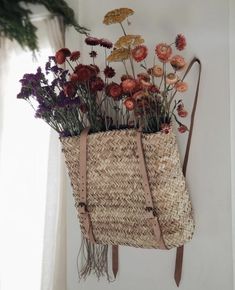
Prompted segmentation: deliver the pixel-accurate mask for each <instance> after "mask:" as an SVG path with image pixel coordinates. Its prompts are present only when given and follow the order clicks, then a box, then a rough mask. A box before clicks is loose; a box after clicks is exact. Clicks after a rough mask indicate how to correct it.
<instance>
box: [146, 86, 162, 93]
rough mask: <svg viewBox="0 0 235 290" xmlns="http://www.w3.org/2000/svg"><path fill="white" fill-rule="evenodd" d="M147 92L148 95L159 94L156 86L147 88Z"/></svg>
mask: <svg viewBox="0 0 235 290" xmlns="http://www.w3.org/2000/svg"><path fill="white" fill-rule="evenodd" d="M148 92H149V93H150V94H157V93H160V90H159V88H158V87H157V86H155V85H152V86H151V87H149V88H148Z"/></svg>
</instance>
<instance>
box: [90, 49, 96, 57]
mask: <svg viewBox="0 0 235 290" xmlns="http://www.w3.org/2000/svg"><path fill="white" fill-rule="evenodd" d="M89 55H90V57H92V58H94V57H97V52H96V51H94V50H92V51H91V52H90V53H89Z"/></svg>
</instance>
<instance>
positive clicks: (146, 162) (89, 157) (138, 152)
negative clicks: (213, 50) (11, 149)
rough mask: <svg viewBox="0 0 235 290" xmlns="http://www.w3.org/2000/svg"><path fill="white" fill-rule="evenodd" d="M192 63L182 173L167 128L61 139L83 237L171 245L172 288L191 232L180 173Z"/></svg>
mask: <svg viewBox="0 0 235 290" xmlns="http://www.w3.org/2000/svg"><path fill="white" fill-rule="evenodd" d="M195 62H197V63H198V64H199V67H200V70H199V78H198V84H197V91H196V97H195V101H194V106H193V111H192V115H191V125H190V130H189V138H188V143H187V148H186V155H185V160H184V164H183V170H182V167H181V163H180V157H179V152H178V147H177V142H176V138H175V135H174V132H173V130H172V128H171V130H170V131H169V133H168V134H165V133H163V132H157V133H150V134H147V133H142V132H141V130H138V131H137V130H134V129H127V130H113V131H107V132H99V133H94V134H90V135H88V132H89V129H85V130H84V131H83V132H82V134H81V135H80V136H77V137H66V138H61V143H62V147H63V149H62V150H63V152H64V154H65V159H66V164H67V168H68V171H69V176H70V179H71V184H72V188H73V195H74V199H75V207H76V208H77V211H78V216H79V219H80V224H81V230H82V233H83V235H84V237H86V238H87V239H88V240H90V241H91V242H93V243H96V244H99V245H113V246H114V247H113V249H114V250H116V251H117V247H116V248H115V246H116V245H127V246H133V247H140V248H159V249H171V248H174V247H177V248H178V250H177V259H176V272H175V279H176V283H177V285H179V281H180V278H181V269H182V258H183V245H184V244H185V243H186V242H188V241H189V240H190V239H191V238H192V236H193V232H194V220H193V216H192V205H191V201H190V197H189V193H188V190H187V188H186V181H185V176H184V175H185V172H186V167H187V161H188V154H189V148H190V142H191V136H192V130H193V122H194V115H195V110H196V103H197V97H198V90H199V82H200V73H201V64H200V61H199V60H198V59H194V60H193V61H192V62H191V64H190V65H189V68H188V71H189V70H190V68H191V66H192V65H193V64H194V63H195ZM188 71H187V72H188ZM114 258H115V255H114ZM116 259H117V257H116ZM116 267H117V266H116ZM116 271H117V270H116ZM115 274H116V273H115Z"/></svg>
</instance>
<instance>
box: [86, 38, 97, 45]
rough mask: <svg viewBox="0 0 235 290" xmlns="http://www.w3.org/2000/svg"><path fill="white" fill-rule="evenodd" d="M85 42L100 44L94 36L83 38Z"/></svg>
mask: <svg viewBox="0 0 235 290" xmlns="http://www.w3.org/2000/svg"><path fill="white" fill-rule="evenodd" d="M85 43H86V44H87V45H91V46H95V45H99V44H100V40H99V39H98V38H96V37H91V36H88V37H87V38H85Z"/></svg>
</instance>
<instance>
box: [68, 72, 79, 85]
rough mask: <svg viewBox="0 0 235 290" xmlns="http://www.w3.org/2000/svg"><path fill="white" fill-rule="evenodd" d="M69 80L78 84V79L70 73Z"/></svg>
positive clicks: (74, 74)
mask: <svg viewBox="0 0 235 290" xmlns="http://www.w3.org/2000/svg"><path fill="white" fill-rule="evenodd" d="M70 80H71V82H73V83H76V82H78V80H79V77H78V75H77V74H76V73H72V74H71V76H70Z"/></svg>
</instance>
